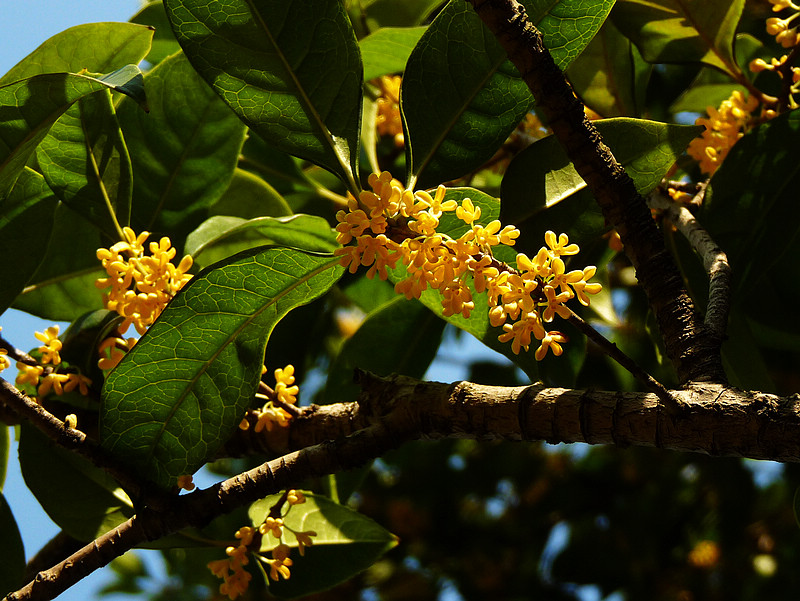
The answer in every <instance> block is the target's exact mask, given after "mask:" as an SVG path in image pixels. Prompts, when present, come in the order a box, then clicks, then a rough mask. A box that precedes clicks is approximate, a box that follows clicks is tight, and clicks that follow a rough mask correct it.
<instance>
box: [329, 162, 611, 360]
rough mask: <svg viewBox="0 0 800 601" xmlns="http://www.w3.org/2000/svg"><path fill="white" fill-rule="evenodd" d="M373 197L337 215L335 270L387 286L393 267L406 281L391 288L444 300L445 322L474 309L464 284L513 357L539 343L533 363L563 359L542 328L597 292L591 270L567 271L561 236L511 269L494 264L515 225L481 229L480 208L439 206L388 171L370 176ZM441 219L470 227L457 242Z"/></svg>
mask: <svg viewBox="0 0 800 601" xmlns="http://www.w3.org/2000/svg"><path fill="white" fill-rule="evenodd" d="M368 183H369V185H370V187H371V188H372V190H371V191H369V190H364V191H362V192H361V193H360V195H359V200H358V201H356V199H354V198H351V199H350V200H349V203H348V210H347V211H344V210H342V211H339V212H338V213H337V215H336V219H337V221H338V225H337V226H336V230H337V232H338V234H337V240H338V241H339V242H340V243H341V244H343V245H345V246H343V247H342V248H339V249H337V250H336V251H335V254H336V255H339V256H340V257H341V259H340V260H341V264H342V265H343V266H345V267H347V268H348V269H349V271H350V272H351V273H355V272H356V271H357V270H358V269H359V267H368V268H369V269H368V270H367V274H366V275H367V277H370V278H372V277H374V276H375V275H378V277H379V278H381V279H383V280H385V279H387V277H388V275H389V274H388V271H387V270H388V269H394V268H395V267H396V266H397V264H398V263H402V264H403V265H405V267H406V272H407V277H406V278H405V279H402V280H400V281H398V282H397V283H396V284H395V290H396V291H397V292H398V293H400V294H403V295H405V296H406V298H409V299H411V298H417V299H418V298H420V296H421V294H422V293H423V292H424V291H425V290H427V289H428V288H431V289H434V290H437V291H438V292H439V293H440V295H441V297H442V308H443V315H444V316H451V315H456V314H461V315H463V316H464V317H465V318H468V317H469V316H470V314H471V313H472V311H473V310H475V303H474V300H473V296H472V291H471V290H470V287H469V286H468V285H467V281H468V280H471V281H472V283H473V287H474V290H475V291H476V292H478V293H481V292H486V293H487V299H488V310H489V319H490V322H491V324H492V325H493V326H495V327H502V328H503V333H502V334H500V336H499V337H498V339H499V340H500V341H501V342H510V343H511V348H512V351H513V352H514V353H519V352H520V351H521V350H522V349H524V350H526V351H527V350H528V347H529V346H530V345H531V343H532V340H533V339H536V340H538V341H540V344H539V347H538V349H537V350H536V353H535V357H536V359H537V360H541V359H543V358H544V356H545V355H546V354H547V351H548V349H549V350H551V351H552V352H553V354H555V355H560V354H561V353H562V348H561V344H562V343H563V342H565V341H566V340H567V338H566V336H564V335H563V334H562V333H560V332H557V331H547V330H546V328H545V324H547V323H549V322H551V321H552V320H553V318H554V317H555V315H559V316H561V317H562V318H567V317H569V315H570V313H571V312H570V310H569V309H568V308H567V307H566V306H565V305H564V303H566V302H567V301H568V300H570V299H572V298H575V297H577V299H578V302H580V303H581V304H583V305H587V306H588V305H589V297H588V296H587V295H589V294H597V293H598V292H599V291H600V289H601V286H600V284H598V283H590V282H589V279H591V277H592V276H593V275H594V273H595V271H596V268H595V267H591V266H590V267H586V268H585V269H582V270H574V271H569V272H567V271H566V265H565V263H564V259H563V258H562V257H564V256H568V255H574V254H576V253H577V252H578V250H579V249H578V246H577V244H570V243H569V238H568V237H567V235H566V234H561V235H560V236H558V237H556V235H555V233H553V232H547V234H546V235H545V242H546V244H547V246H546V247H542V248H541V250H540V251H539V252H538V253H537V254H536V256H534V257H533V258H531V257H528V256H527V255H525V254H524V253H518V254H517V257H516V268H514V267H512V266H510V265H507V264H505V263H502V262H500V261H498V260H497V259H495V257H494V255H493V250H492V249H493V248H495V247H498V246H514V244H515V241H516V238H517V237H518V236H519V234H520V232H519V230H517V229H516V228H515V227H514V226H511V225H507V226H503V225H502V224H501V223H500V221H499V220H494V221H491V222H490V223H488V224H486V225H481V224H480V223H479V219H480V216H481V207H480V206H476V205H475V204H474V203H473V202H472V200H471V199H469V198H464V199H462V200H461V203H460V204H459V203H458V202H457V201H455V200H452V199H450V200H445V195H446V189H445V188H444V186H439V187H438V189H437V190H436V191H435V193H434V194H433V196H432V195H431V194H430V193H429V192H426V191H424V190H418V191H416V192H413V191H411V190H404V189H403V186H402V184H400V182H398V181H397V180H393V179H392V176H391V174H390V173H389V172H386V171H384V172H383V173H381V174H380V175H378V174H372V175H370V177H369V179H368ZM446 212H453V213H455V216H456V218H457V219H459V220H460V221H462V222H463V223H464V224H465V225H467V226H468V229H467V230H466V231H465V232H464V233H463V234H462V235H461V236H459V237H458V238H453V237H451V236H449V235H447V234H445V233H442V232H439V231H437V228H438V227H439V220H440V218H441V217H442V215H443V214H444V213H446Z"/></svg>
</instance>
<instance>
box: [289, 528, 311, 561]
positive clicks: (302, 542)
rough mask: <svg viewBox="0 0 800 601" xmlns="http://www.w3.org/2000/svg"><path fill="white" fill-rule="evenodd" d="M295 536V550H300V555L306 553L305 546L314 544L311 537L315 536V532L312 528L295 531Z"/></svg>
mask: <svg viewBox="0 0 800 601" xmlns="http://www.w3.org/2000/svg"><path fill="white" fill-rule="evenodd" d="M294 535H295V538H297V550H298V551H299V552H300V555H301V556H304V555H305V554H306V547H310V546H311V545H313V544H314V540H313V539H312V538H311V537H313V536H316V535H317V533H316V532H315V531H313V530H306V531H305V532H295V533H294Z"/></svg>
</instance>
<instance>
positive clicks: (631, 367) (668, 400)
mask: <svg viewBox="0 0 800 601" xmlns="http://www.w3.org/2000/svg"><path fill="white" fill-rule="evenodd" d="M569 312H570V316H569V319H568V320H567V321H569V323H571V324H572V325H573V326H575V327H576V328H578V329H579V330H580V331H581V332H582V333H583V335H584V336H586V337H587V338H588V339H589V340H591V341H592V342H594V343H595V344H596V345H597V346H599V347H600V348H601V349H602V350H603V352H604V353H605V354H606V355H608V356H609V357H611V358H612V359H613V360H614V361H616V362H617V363H619V364H620V365H621V366H622V367H624V368H625V369H627V370H628V371H629V372H630V373H631V375H632V376H633V377H634V378H636V379H637V380H639V381H640V382H641V383H642V384H644V385H645V386H646V387H647V388H648V390H650V391H651V392H653V393H654V394H656V395H657V396H658V398H660V399H661V400H662V401H664V404H665V405H666V406H667V409H669V410H672V411H675V412H677V411H680V410H681V409H682V407H683V403H682V402H681V401H679V400H678V399H676V398H675V397H674V396H673V394H672V393H671V392H670V391H669V390H667V388H666V387H665V386H664V385H663V384H662V383H661V382H659V381H658V380H656V379H655V378H654V377H653V376H651V375H650V374H649V373H647V372H646V371H644V370H643V369H642V368H641V367H639V366H638V365H637V364H636V361H634V360H633V359H631V358H630V357H628V355H626V354H625V353H623V352H622V351H621V350H620V349H619V347H617V345H616V344H614V343H613V342H611V341H610V340H608V338H606V337H605V336H603V335H602V334H601V333H600V332H598V331H597V330H595V329H594V328H593V327H592V326H591V325H590V324H589V323H587V322H586V321H584V320H583V318H582V317H581V316H580V315H578V314H577V313H575V311H573V310H572V309H570V310H569Z"/></svg>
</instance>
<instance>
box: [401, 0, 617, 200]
mask: <svg viewBox="0 0 800 601" xmlns="http://www.w3.org/2000/svg"><path fill="white" fill-rule="evenodd" d="M523 4H524V5H525V8H526V9H527V12H528V16H529V17H530V19H531V21H532V22H533V23H534V24H536V25H537V27H539V28H540V30H541V31H542V35H543V36H544V41H545V44H546V45H547V47H548V48H549V50H550V52H551V54H552V55H553V59H554V60H555V62H556V63H557V64H558V66H559V67H560V68H562V69H564V68H566V67H567V65H569V63H570V62H571V61H572V60H574V59H575V57H577V55H578V54H579V53H580V51H581V50H582V49H583V48H584V47H585V46H586V44H588V43H589V40H591V38H592V36H594V34H595V33H596V32H597V30H598V29H599V28H600V26H601V25H602V23H603V20H604V19H605V17H606V15H607V14H608V11H610V10H611V6H612V5H613V0H602V1H601V2H593V3H585V2H583V1H582V0H561V1H560V2H556V3H551V2H547V1H545V0H529V1H527V2H524V3H523ZM431 82H436V84H435V85H431ZM400 104H401V111H402V114H403V119H404V121H405V129H406V153H407V156H406V162H407V164H408V165H409V171H410V173H411V176H410V183H411V184H412V185H413V184H414V183H415V182H416V179H417V178H419V177H420V176H421V175H423V174H424V176H423V177H421V179H420V181H419V187H426V186H429V185H436V184H438V183H441V182H444V181H448V180H452V179H455V178H457V177H460V176H462V175H464V174H465V173H468V172H469V171H470V170H473V169H476V168H478V167H479V166H480V165H482V164H483V163H485V162H486V161H487V160H488V159H490V158H491V157H492V155H493V154H494V153H495V151H496V150H497V149H498V148H499V147H500V145H501V144H502V143H503V142H504V141H505V139H506V138H507V137H508V135H509V134H510V133H511V131H512V130H513V129H514V128H515V127H516V126H517V124H518V123H519V122H520V121H521V120H522V118H523V117H524V116H525V113H526V112H527V111H528V110H529V109H530V108H531V107H532V104H533V98H532V97H531V95H530V91H529V90H528V87H527V86H526V85H525V83H524V82H523V81H522V79H521V77H520V76H519V73H518V71H517V70H516V68H515V67H514V66H513V65H512V64H511V62H510V61H508V60H507V58H506V54H505V51H504V50H503V49H502V47H501V46H500V44H499V42H498V41H497V40H496V39H495V37H494V35H492V34H491V32H489V30H488V29H487V28H486V27H485V26H484V24H483V22H482V21H481V20H480V18H479V17H478V15H477V14H476V13H475V11H474V10H473V9H472V8H471V7H470V6H469V5H468V4H467V3H466V2H461V1H459V0H453V1H451V2H450V3H449V4H448V5H447V6H446V7H445V8H444V10H442V12H441V13H439V14H438V15H437V17H436V18H435V19H434V20H433V22H432V23H431V25H430V26H429V27H428V29H427V31H426V32H425V33H424V35H423V36H422V38H421V39H420V41H419V43H418V44H417V46H416V47H415V48H414V51H413V52H412V53H411V56H410V58H409V59H408V65H407V66H406V70H405V74H404V79H403V86H402V88H401V98H400Z"/></svg>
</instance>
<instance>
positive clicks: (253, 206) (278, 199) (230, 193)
mask: <svg viewBox="0 0 800 601" xmlns="http://www.w3.org/2000/svg"><path fill="white" fill-rule="evenodd" d="M208 212H209V215H210V216H211V215H231V216H234V217H243V218H245V219H251V218H253V217H281V216H284V215H291V214H292V209H291V208H290V207H289V205H288V203H287V202H286V199H285V198H284V197H283V196H281V195H280V193H279V192H278V191H277V190H276V189H275V188H273V187H272V186H271V185H270V184H269V183H268V182H267V181H265V180H264V179H263V178H261V177H259V176H258V175H256V174H254V173H252V172H250V171H245V170H244V169H239V168H238V167H237V168H236V169H235V170H234V172H233V178H232V179H231V183H230V184H229V185H228V189H227V190H225V193H224V194H223V195H222V196H221V197H220V199H219V200H217V202H215V203H214V204H213V205H212V206H211V207H210V208H209V210H208Z"/></svg>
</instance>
